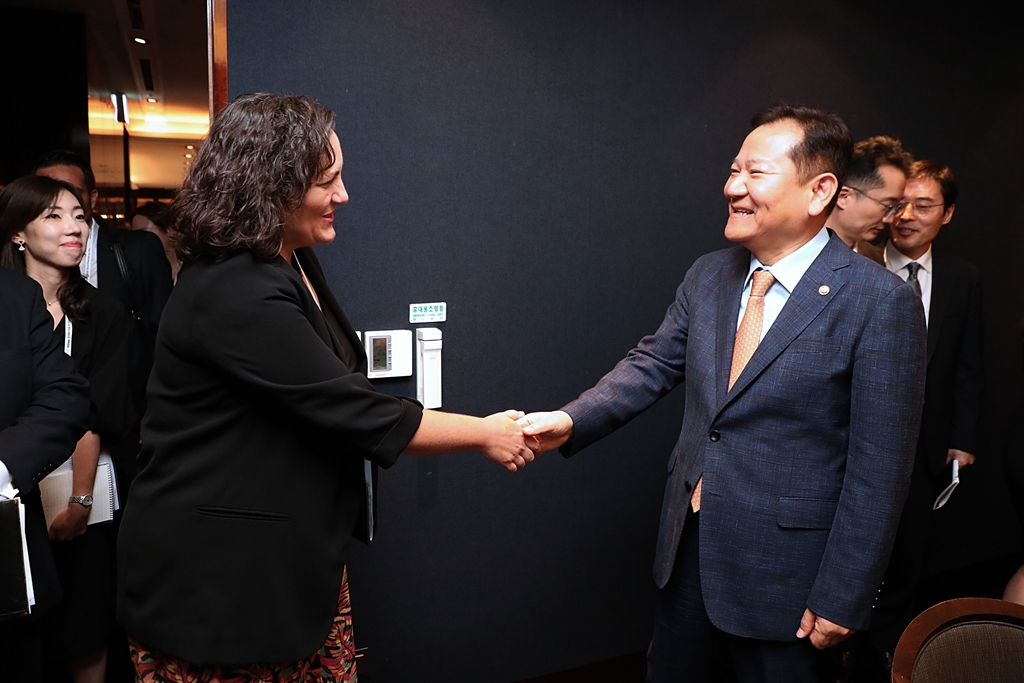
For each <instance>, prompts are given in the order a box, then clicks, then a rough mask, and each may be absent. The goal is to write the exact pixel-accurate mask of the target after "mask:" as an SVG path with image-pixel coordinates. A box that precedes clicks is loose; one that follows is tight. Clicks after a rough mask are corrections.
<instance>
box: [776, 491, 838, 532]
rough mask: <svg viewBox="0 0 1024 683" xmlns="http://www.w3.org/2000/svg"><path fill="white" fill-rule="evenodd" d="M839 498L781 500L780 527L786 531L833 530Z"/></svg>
mask: <svg viewBox="0 0 1024 683" xmlns="http://www.w3.org/2000/svg"><path fill="white" fill-rule="evenodd" d="M837 507H839V499H838V498H785V497H783V498H779V526H781V527H783V528H785V529H831V528H832V520H833V519H834V518H835V516H836V508H837Z"/></svg>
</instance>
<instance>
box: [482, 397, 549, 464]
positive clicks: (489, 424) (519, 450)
mask: <svg viewBox="0 0 1024 683" xmlns="http://www.w3.org/2000/svg"><path fill="white" fill-rule="evenodd" d="M522 416H523V412H522V411H520V410H506V411H505V412H503V413H495V414H494V415H488V416H487V417H485V418H483V420H484V422H485V423H486V428H487V429H486V431H487V434H486V440H485V442H484V444H483V445H481V446H480V448H479V449H478V450H479V451H480V452H481V453H483V455H484V457H485V458H487V459H488V460H490V461H491V462H493V463H496V464H498V465H501V466H502V467H504V468H505V469H506V470H508V471H509V472H515V471H516V470H517V469H519V468H520V467H526V463H528V462H533V458H534V455H535V454H534V452H533V451H532V450H530V447H529V446H528V445H527V443H526V439H525V438H524V437H523V428H522V427H520V426H519V425H518V424H517V423H516V420H518V419H519V418H521V417H522Z"/></svg>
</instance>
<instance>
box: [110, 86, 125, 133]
mask: <svg viewBox="0 0 1024 683" xmlns="http://www.w3.org/2000/svg"><path fill="white" fill-rule="evenodd" d="M110 101H111V102H112V103H113V105H114V121H115V122H117V123H123V124H126V125H127V124H128V96H127V95H125V94H124V93H123V92H112V93H110Z"/></svg>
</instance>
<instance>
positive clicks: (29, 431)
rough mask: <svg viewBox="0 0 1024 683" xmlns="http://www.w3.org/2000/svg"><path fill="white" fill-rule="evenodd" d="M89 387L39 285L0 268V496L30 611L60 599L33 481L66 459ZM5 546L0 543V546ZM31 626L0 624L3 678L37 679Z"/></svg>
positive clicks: (84, 420)
mask: <svg viewBox="0 0 1024 683" xmlns="http://www.w3.org/2000/svg"><path fill="white" fill-rule="evenodd" d="M88 417H89V385H88V383H87V382H86V381H85V379H84V378H82V377H81V376H80V375H79V374H78V373H76V372H75V365H74V362H73V361H72V360H71V358H70V357H69V356H68V355H66V354H65V353H64V352H63V351H62V350H61V348H60V347H59V346H58V345H57V342H56V341H55V340H54V337H53V318H52V317H51V316H50V314H49V313H48V312H47V310H46V304H45V303H44V302H43V293H42V290H41V289H40V288H39V285H38V284H36V283H35V282H33V281H32V280H31V279H29V278H27V277H25V276H24V275H19V274H18V273H15V272H14V271H12V270H8V269H7V268H2V267H0V498H13V497H15V496H19V497H20V498H21V500H22V502H23V503H24V505H25V516H26V520H25V534H26V537H27V540H28V550H29V561H30V563H31V565H32V583H33V587H34V589H35V598H36V604H35V606H34V607H33V608H32V614H33V615H34V616H38V615H40V614H42V613H44V612H45V611H46V610H47V609H48V608H49V607H50V606H52V605H53V604H54V603H56V602H57V601H58V600H59V599H60V584H59V583H58V580H57V572H56V569H55V567H54V565H53V557H52V555H51V554H50V541H49V539H48V538H47V536H46V520H45V518H44V517H43V507H42V503H41V502H40V498H39V489H38V488H37V487H36V484H38V483H39V481H40V480H41V479H42V478H43V477H45V476H46V475H47V474H49V473H50V471H52V470H53V469H54V468H55V467H57V466H58V465H60V464H61V463H62V462H64V461H65V460H67V459H68V458H69V457H71V453H72V452H73V451H74V450H75V444H76V443H78V440H79V439H80V438H81V437H82V435H83V434H84V433H85V430H86V426H87V424H88ZM7 550H9V549H4V548H0V552H6V551H7ZM38 637H39V633H38V629H36V628H34V625H33V624H29V625H26V623H25V622H24V621H22V620H18V621H8V622H0V670H2V671H3V677H4V680H8V679H7V678H6V677H7V676H10V680H38V676H37V675H36V674H38V672H36V671H35V670H34V669H31V668H29V669H27V670H23V671H22V670H20V669H19V667H20V666H23V665H25V666H30V667H31V666H33V665H34V664H35V663H36V662H39V661H42V657H41V654H42V653H41V652H39V651H36V652H26V651H27V650H38V648H39V647H40V646H41V642H40V641H38Z"/></svg>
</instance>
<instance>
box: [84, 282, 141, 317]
mask: <svg viewBox="0 0 1024 683" xmlns="http://www.w3.org/2000/svg"><path fill="white" fill-rule="evenodd" d="M85 298H86V299H87V300H88V302H89V314H90V315H93V316H96V320H97V323H98V324H100V323H101V321H108V320H116V321H117V322H122V321H123V322H124V323H125V324H127V323H128V321H129V320H130V319H129V318H128V314H127V313H126V312H125V310H124V306H122V305H121V304H120V303H119V302H118V300H117V299H115V298H114V297H112V296H110V295H109V294H105V293H103V292H101V291H100V290H98V289H96V288H95V287H93V286H92V285H90V284H89V283H85Z"/></svg>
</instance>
